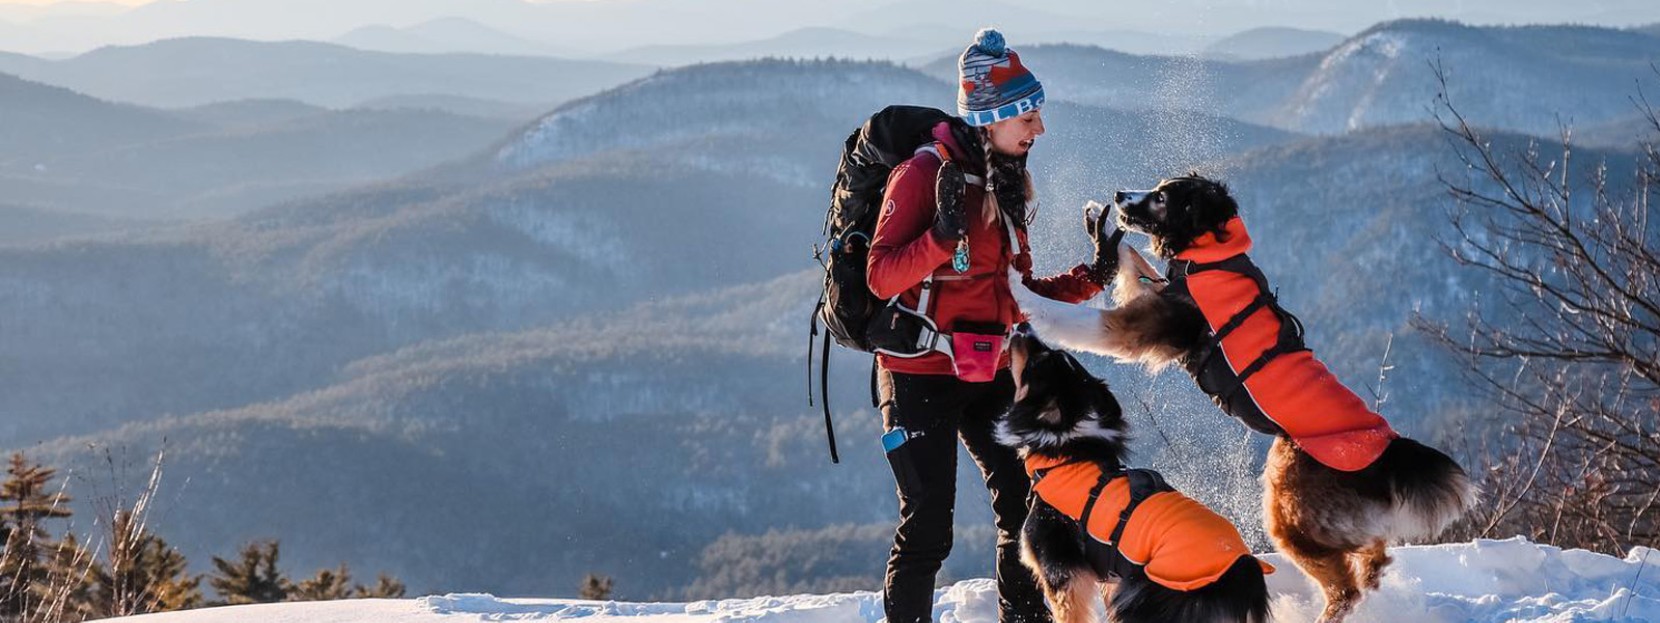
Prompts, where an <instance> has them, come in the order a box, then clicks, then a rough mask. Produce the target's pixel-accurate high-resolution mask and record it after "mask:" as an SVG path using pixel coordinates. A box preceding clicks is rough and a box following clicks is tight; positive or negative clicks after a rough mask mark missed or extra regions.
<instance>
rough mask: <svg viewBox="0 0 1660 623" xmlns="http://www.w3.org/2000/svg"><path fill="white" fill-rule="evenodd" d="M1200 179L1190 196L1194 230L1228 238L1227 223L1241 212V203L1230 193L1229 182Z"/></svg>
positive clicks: (1190, 214) (1218, 237) (1189, 213)
mask: <svg viewBox="0 0 1660 623" xmlns="http://www.w3.org/2000/svg"><path fill="white" fill-rule="evenodd" d="M1200 179H1201V180H1202V181H1200V182H1199V183H1197V184H1195V185H1194V188H1193V193H1192V194H1191V195H1190V196H1189V199H1190V205H1189V206H1188V218H1189V219H1191V222H1192V223H1193V228H1194V231H1196V232H1200V233H1203V232H1214V233H1215V234H1216V236H1217V239H1218V240H1226V236H1227V231H1226V225H1227V224H1228V221H1229V220H1231V219H1232V218H1233V217H1234V216H1236V215H1238V214H1239V203H1237V202H1235V201H1234V198H1233V195H1231V194H1229V193H1228V185H1227V184H1223V183H1222V182H1215V181H1211V180H1205V179H1203V178H1200Z"/></svg>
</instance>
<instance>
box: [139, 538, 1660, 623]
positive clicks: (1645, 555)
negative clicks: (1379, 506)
mask: <svg viewBox="0 0 1660 623" xmlns="http://www.w3.org/2000/svg"><path fill="white" fill-rule="evenodd" d="M1392 553H1393V554H1394V556H1395V564H1394V565H1393V566H1391V567H1390V569H1389V573H1388V575H1387V576H1386V577H1385V578H1384V585H1383V589H1382V591H1380V592H1378V593H1376V594H1374V595H1372V596H1371V597H1370V598H1368V599H1367V600H1366V602H1365V603H1363V604H1362V605H1361V607H1360V609H1359V611H1358V612H1357V613H1356V614H1355V616H1353V617H1352V618H1350V621H1351V622H1352V623H1385V622H1392V623H1393V622H1400V621H1411V622H1413V623H1523V622H1526V623H1582V622H1586V621H1611V622H1618V623H1636V622H1651V623H1652V622H1660V554H1657V553H1656V551H1655V550H1652V549H1649V548H1644V547H1639V548H1636V549H1634V550H1632V551H1631V553H1630V555H1628V556H1626V558H1625V559H1624V560H1621V559H1618V558H1614V557H1612V556H1605V555H1601V554H1594V553H1591V552H1586V551H1582V550H1567V551H1563V550H1561V549H1558V548H1555V547H1550V546H1544V545H1535V544H1533V543H1529V542H1527V541H1524V540H1522V539H1520V538H1517V539H1510V540H1505V541H1476V542H1474V543H1462V544H1454V545H1434V546H1422V547H1400V548H1395V549H1394V550H1392ZM1266 558H1267V559H1268V560H1269V561H1271V562H1273V563H1274V564H1275V566H1277V567H1278V568H1279V572H1278V573H1276V574H1274V575H1272V576H1269V589H1270V590H1271V591H1273V593H1274V608H1275V613H1274V614H1275V616H1274V620H1275V621H1277V622H1281V623H1291V622H1304V621H1312V620H1314V614H1315V613H1316V612H1317V611H1318V609H1319V601H1318V599H1317V598H1316V596H1317V594H1318V593H1317V591H1316V589H1315V588H1314V586H1313V585H1312V584H1311V583H1310V582H1309V581H1308V580H1307V578H1305V577H1304V576H1303V575H1302V574H1300V573H1299V572H1298V571H1297V569H1296V568H1295V567H1293V566H1292V565H1290V564H1288V563H1287V562H1286V561H1285V560H1284V559H1283V558H1281V557H1280V556H1278V555H1272V554H1271V555H1268V556H1267V557H1266ZM996 597H997V592H996V587H995V585H994V584H993V583H992V581H990V580H968V581H965V582H960V583H958V584H956V585H954V586H951V587H949V588H944V589H940V591H939V592H938V593H936V596H935V602H934V618H935V620H936V621H939V622H940V623H995V621H996V620H997V613H996V603H997V599H996ZM881 618H882V607H881V599H880V596H879V595H877V594H876V593H869V592H859V593H843V594H835V595H796V596H790V597H760V598H755V599H734V600H724V601H699V602H693V603H683V604H668V603H623V602H595V601H580V600H573V599H503V598H497V597H492V596H490V595H476V594H452V595H442V596H428V597H422V598H419V599H406V600H392V599H368V600H354V601H335V602H318V603H298V604H271V605H260V606H238V607H232V608H213V609H206V610H194V611H189V612H177V613H168V614H155V615H146V616H139V617H128V618H123V619H113V621H121V622H123V623H206V622H209V621H212V622H219V621H235V622H238V623H302V622H303V623H370V622H373V623H469V622H474V621H511V622H539V621H578V622H581V623H876V622H877V621H878V620H880V619H881Z"/></svg>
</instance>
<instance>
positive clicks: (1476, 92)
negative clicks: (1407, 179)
mask: <svg viewBox="0 0 1660 623" xmlns="http://www.w3.org/2000/svg"><path fill="white" fill-rule="evenodd" d="M1023 54H1024V58H1025V60H1026V62H1027V65H1028V66H1030V67H1032V68H1034V71H1035V72H1037V73H1038V74H1039V75H1040V76H1042V78H1043V80H1044V83H1045V87H1046V88H1047V89H1053V97H1057V98H1064V99H1069V100H1072V101H1079V102H1085V103H1091V104H1098V105H1105V106H1112V107H1119V108H1133V109H1154V110H1172V109H1190V110H1199V111H1204V112H1208V113H1211V114H1219V115H1227V116H1231V117H1234V118H1237V119H1241V120H1246V121H1250V122H1253V123H1258V124H1263V125H1269V126H1273V127H1278V128H1283V129H1287V130H1291V131H1296V132H1304V133H1317V134H1339V133H1342V132H1346V131H1350V130H1355V129H1364V128H1369V127H1377V126H1383V125H1393V124H1401V123H1420V122H1424V121H1427V120H1429V119H1431V118H1432V115H1433V113H1434V110H1435V107H1436V100H1435V97H1436V93H1437V92H1438V90H1439V85H1438V84H1437V82H1436V79H1435V75H1434V71H1433V70H1432V69H1431V67H1432V65H1433V64H1435V63H1439V64H1440V65H1441V66H1443V67H1445V69H1446V71H1447V74H1448V86H1447V89H1448V94H1449V95H1450V97H1451V98H1452V99H1453V101H1454V102H1456V103H1458V104H1460V105H1461V107H1462V108H1463V109H1464V110H1465V112H1467V113H1470V114H1471V115H1472V116H1474V117H1476V118H1479V119H1482V120H1483V122H1484V123H1487V124H1490V125H1493V126H1496V127H1502V128H1507V129H1514V130H1520V131H1523V132H1528V133H1532V134H1538V135H1541V136H1555V135H1556V133H1557V129H1558V120H1559V116H1558V115H1559V113H1560V114H1566V115H1570V116H1571V118H1567V117H1563V118H1562V120H1565V121H1571V122H1573V123H1576V124H1585V125H1595V124H1598V123H1602V122H1606V121H1610V120H1613V119H1616V118H1619V117H1625V116H1628V115H1629V114H1630V113H1631V105H1630V102H1629V100H1628V98H1629V97H1630V96H1632V95H1634V94H1635V92H1636V88H1637V85H1638V84H1639V83H1640V82H1642V81H1648V82H1650V83H1652V82H1653V80H1654V79H1655V76H1654V73H1653V70H1652V68H1651V63H1653V62H1655V61H1656V60H1657V59H1660V37H1653V36H1649V35H1646V34H1643V33H1639V32H1635V31H1627V30H1617V29H1609V28H1592V27H1579V26H1527V27H1508V28H1503V27H1473V26H1466V25H1462V24H1457V23H1452V22H1442V21H1430V20H1412V21H1399V22H1389V23H1385V24H1380V25H1378V26H1376V27H1373V28H1371V29H1368V30H1366V31H1365V32H1363V33H1361V34H1359V35H1356V36H1355V37H1352V38H1350V39H1348V40H1347V41H1344V42H1343V43H1342V44H1340V45H1338V46H1336V47H1335V48H1333V49H1331V50H1330V51H1328V52H1325V53H1323V54H1312V55H1305V56H1299V57H1290V58H1283V59H1270V60H1261V61H1250V62H1239V63H1234V62H1219V61H1203V60H1195V59H1191V58H1168V57H1144V56H1132V55H1126V54H1122V53H1116V52H1111V51H1108V50H1103V49H1098V48H1092V47H1083V46H1034V47H1032V48H1030V49H1026V50H1023ZM925 70H926V71H927V72H928V73H929V74H930V75H934V76H938V77H941V78H946V77H948V76H953V75H955V72H956V64H955V61H954V60H952V59H940V60H938V61H936V62H934V63H930V64H929V65H927V67H926V68H925ZM1521 93H1528V94H1530V95H1529V96H1528V97H1517V96H1514V95H1515V94H1521Z"/></svg>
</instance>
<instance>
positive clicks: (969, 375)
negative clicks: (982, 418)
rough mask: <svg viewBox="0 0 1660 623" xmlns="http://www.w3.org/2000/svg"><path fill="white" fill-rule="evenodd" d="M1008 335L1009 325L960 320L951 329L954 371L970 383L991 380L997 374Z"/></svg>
mask: <svg viewBox="0 0 1660 623" xmlns="http://www.w3.org/2000/svg"><path fill="white" fill-rule="evenodd" d="M1007 337H1008V327H1005V326H1003V325H1000V324H987V323H965V322H959V323H957V325H956V326H955V327H954V328H953V330H952V332H951V367H952V371H953V372H955V373H956V375H957V378H958V379H961V380H963V381H966V382H969V383H986V382H990V381H991V380H992V379H993V378H996V377H997V362H998V361H999V360H1000V359H1001V358H1002V356H1003V340H1004V339H1006V338H1007Z"/></svg>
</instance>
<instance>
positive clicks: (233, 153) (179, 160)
mask: <svg viewBox="0 0 1660 623" xmlns="http://www.w3.org/2000/svg"><path fill="white" fill-rule="evenodd" d="M0 98H3V101H4V104H0V106H4V108H5V111H6V114H7V117H8V119H11V120H15V122H14V123H7V124H0V125H3V127H0V193H3V194H4V196H6V197H7V201H9V202H12V203H16V204H23V205H31V206H35V207H37V208H42V209H53V210H64V211H68V212H71V213H88V214H103V215H108V216H115V217H120V218H125V219H151V218H165V219H183V218H202V217H224V216H228V215H231V214H236V213H240V212H247V211H250V210H253V209H255V208H258V207H260V206H265V205H272V204H277V203H281V202H283V201H287V200H290V199H295V198H298V197H302V196H308V195H317V194H323V193H327V192H330V191H334V190H340V189H343V188H347V187H350V186H355V185H359V184H364V183H367V182H370V181H374V180H377V179H380V178H384V177H390V176H395V175H401V174H405V173H409V172H411V171H415V170H419V169H421V168H424V167H428V166H432V165H435V164H438V163H440V162H443V161H445V160H449V159H452V158H455V157H456V156H457V155H459V154H465V153H469V152H472V151H476V150H479V149H482V148H484V147H486V146H487V145H489V144H490V143H491V142H492V141H495V140H497V139H498V138H499V137H500V136H501V135H502V133H504V132H507V131H508V130H509V129H511V128H512V127H513V126H515V125H517V124H518V123H522V121H521V120H515V119H500V118H477V117H466V116H459V115H454V114H450V113H444V112H437V111H419V110H408V109H398V110H373V111H372V110H352V111H333V110H328V109H324V108H318V107H315V106H311V105H308V104H304V103H300V102H295V101H289V100H262V101H246V100H245V101H241V102H234V103H223V104H215V105H207V106H202V107H196V108H192V109H185V110H178V111H163V110H156V109H151V108H144V107H139V106H133V105H129V104H116V103H111V102H106V101H102V100H98V99H95V98H91V97H87V96H85V95H81V94H79V93H75V92H72V91H69V90H67V89H62V88H59V87H52V86H47V85H43V84H38V83H34V82H30V81H27V80H22V79H18V78H14V77H11V76H6V75H3V74H0ZM38 231H50V229H46V230H38Z"/></svg>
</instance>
